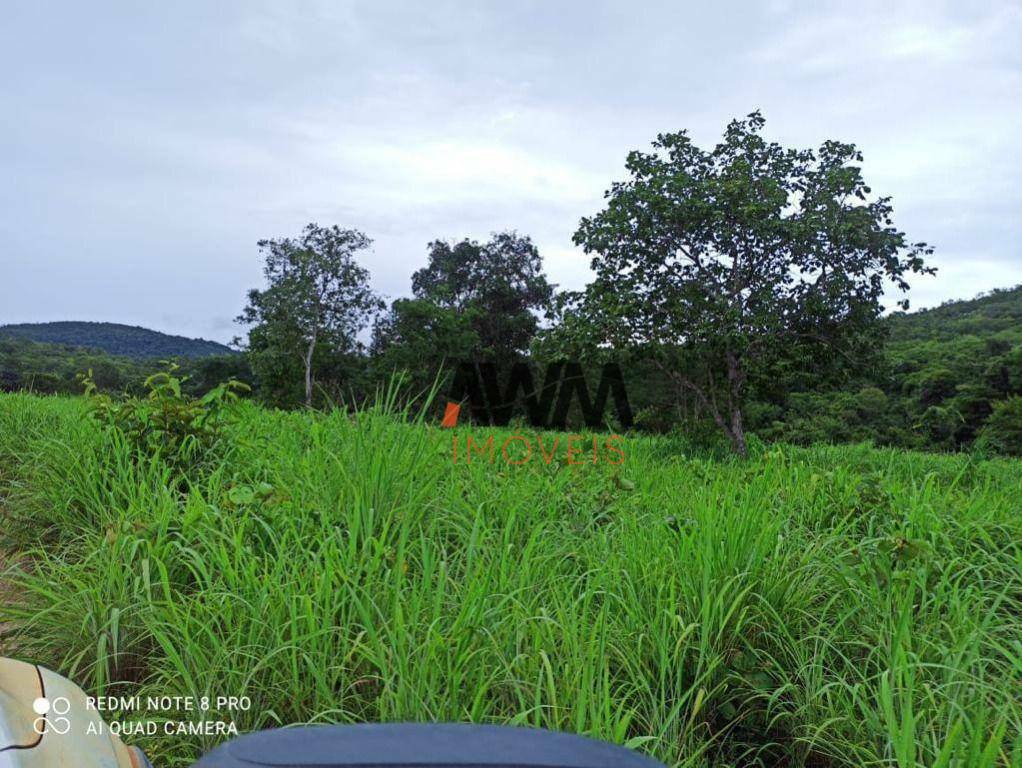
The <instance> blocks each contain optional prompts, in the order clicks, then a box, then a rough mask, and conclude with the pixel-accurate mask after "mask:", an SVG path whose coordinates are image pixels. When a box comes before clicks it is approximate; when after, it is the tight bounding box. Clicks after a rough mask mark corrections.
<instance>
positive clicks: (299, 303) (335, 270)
mask: <svg viewBox="0 0 1022 768" xmlns="http://www.w3.org/2000/svg"><path fill="white" fill-rule="evenodd" d="M371 243H372V241H371V240H370V239H369V238H368V237H366V236H365V235H364V234H363V233H361V232H359V231H358V230H356V229H341V228H339V227H337V226H330V227H321V226H319V225H318V224H308V225H307V226H306V227H305V229H304V230H303V231H302V234H301V236H299V237H298V238H281V239H277V240H260V241H259V243H258V246H259V249H260V251H261V252H262V254H263V257H264V259H265V264H264V267H263V274H264V275H265V277H266V281H267V284H268V285H267V287H266V288H265V289H263V290H258V289H255V290H252V291H249V294H248V305H247V306H246V307H245V310H244V311H243V312H242V314H241V315H240V316H239V317H238V321H239V322H241V323H246V324H250V325H253V326H254V327H253V329H252V330H251V331H250V333H249V348H250V350H251V351H252V353H253V354H254V356H255V357H256V359H257V360H258V359H259V357H260V356H261V357H262V358H263V360H262V361H261V362H262V367H263V368H264V369H266V368H267V367H268V366H270V365H274V364H275V366H277V367H279V365H280V364H281V361H280V360H279V358H280V357H282V356H283V357H294V356H296V357H297V358H298V359H300V360H301V363H302V366H303V368H304V381H305V404H306V406H311V405H312V393H313V381H314V375H313V374H314V372H313V367H314V357H315V353H316V348H317V345H319V344H327V345H329V347H330V349H331V350H333V351H340V352H347V351H354V350H356V349H357V348H358V347H359V346H360V345H359V341H358V337H357V334H358V333H359V331H361V330H362V329H363V328H365V327H366V326H367V325H368V324H369V322H370V321H371V319H372V316H373V313H374V312H376V311H378V310H380V309H382V307H383V305H382V302H381V301H380V299H379V297H377V296H376V294H375V293H373V291H372V290H371V289H370V287H369V272H368V271H367V270H366V269H365V268H364V267H362V266H361V265H359V264H358V263H357V262H356V261H355V254H356V253H357V252H359V251H362V250H365V249H367V248H369V246H370V245H371ZM274 358H278V359H274ZM254 367H258V366H254Z"/></svg>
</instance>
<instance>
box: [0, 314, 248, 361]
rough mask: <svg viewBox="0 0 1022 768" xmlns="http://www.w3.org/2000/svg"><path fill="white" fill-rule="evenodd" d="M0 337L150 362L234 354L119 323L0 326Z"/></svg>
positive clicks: (212, 343)
mask: <svg viewBox="0 0 1022 768" xmlns="http://www.w3.org/2000/svg"><path fill="white" fill-rule="evenodd" d="M0 336H8V337H13V338H17V339H23V340H26V341H34V342H40V343H43V344H63V345H66V346H71V347H83V348H88V349H98V350H102V351H103V352H106V353H107V354H110V355H119V356H122V357H130V358H134V359H135V360H150V359H157V358H170V357H190V358H197V357H211V356H214V355H231V354H236V353H235V352H234V350H232V349H231V348H230V347H227V346H225V345H223V344H219V343H218V342H215V341H207V340H206V339H189V338H186V337H184V336H171V335H169V334H166V333H160V332H158V331H152V330H149V329H148V328H139V327H136V326H131V325H121V324H119V323H87V322H57V323H22V324H18V325H0Z"/></svg>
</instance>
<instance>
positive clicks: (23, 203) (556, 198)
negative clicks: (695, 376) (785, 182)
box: [0, 0, 1022, 341]
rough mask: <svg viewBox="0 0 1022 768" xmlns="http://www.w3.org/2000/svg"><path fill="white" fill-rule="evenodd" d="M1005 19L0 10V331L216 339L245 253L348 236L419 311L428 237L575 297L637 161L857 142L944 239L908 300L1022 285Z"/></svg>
mask: <svg viewBox="0 0 1022 768" xmlns="http://www.w3.org/2000/svg"><path fill="white" fill-rule="evenodd" d="M1020 42H1022V3H1019V2H1017V1H1016V2H1011V1H1006V2H982V1H981V2H968V3H963V2H954V3H939V2H919V3H914V2H908V3H902V2H897V1H896V0H886V1H885V2H879V3H870V2H854V3H849V2H844V3H834V4H829V3H824V2H807V3H794V2H755V3H754V2H749V3H707V2H678V1H677V0H674V1H667V2H656V3H653V2H650V3H645V2H635V1H633V2H594V1H593V0H585V1H581V0H580V1H577V2H557V0H544V1H542V2H515V1H514V0H503V1H502V2H478V1H476V2H469V1H467V0H466V2H461V3H453V2H451V3H448V2H437V1H436V0H431V1H430V2H407V3H387V2H379V1H377V2H366V3H350V2H342V1H341V0H335V1H333V2H326V1H325V0H324V1H323V2H283V1H281V2H275V3H261V2H254V1H252V0H247V1H246V2H221V1H217V2H207V1H206V0H202V1H196V2H182V1H181V0H175V2H144V3H139V2H123V3H114V2H103V1H102V0H97V1H96V2H77V0H76V1H75V2H65V3H53V2H39V1H38V0H26V1H25V2H21V1H20V0H13V1H12V0H4V2H3V6H2V18H0V169H2V172H0V235H2V240H0V323H5V322H35V321H46V320H65V319H73V320H108V321H115V322H125V323H130V324H137V325H144V326H147V327H151V328H155V329H157V330H162V331H168V332H173V333H181V334H185V335H190V336H202V337H206V338H212V339H217V340H220V341H226V340H229V339H230V338H231V337H232V336H234V335H235V334H236V333H237V328H236V327H235V326H234V325H233V322H232V318H233V317H234V316H235V315H237V313H238V312H239V311H240V309H241V307H242V305H243V303H244V297H245V291H246V290H247V289H248V288H250V287H254V286H257V285H259V284H260V281H261V271H260V261H259V254H258V251H257V249H256V246H255V242H256V240H258V239H260V238H263V237H275V236H284V235H290V234H296V233H297V232H298V231H299V230H300V229H301V227H302V226H303V225H304V224H305V223H306V222H308V221H317V222H319V223H321V224H334V223H336V224H339V225H341V226H344V227H356V228H359V229H362V230H363V231H365V232H366V233H367V234H368V235H370V236H371V237H372V238H374V240H375V245H374V248H373V251H372V252H371V253H369V254H367V255H366V257H365V264H366V266H368V267H369V269H370V271H371V273H372V277H373V283H374V286H375V287H376V289H377V290H378V291H380V292H381V293H383V294H385V295H387V296H388V297H391V298H393V297H397V296H400V295H403V294H407V293H408V291H409V282H410V276H411V273H412V272H413V271H414V270H415V269H416V268H418V267H419V266H421V265H422V264H423V263H424V260H425V253H426V243H427V242H429V241H430V240H432V239H436V238H460V237H464V236H469V237H474V238H485V237H487V236H488V234H489V233H490V232H492V231H494V230H499V229H506V228H515V229H517V230H519V231H520V232H522V233H527V234H530V235H532V237H533V239H534V240H535V241H536V243H537V244H538V246H539V248H540V252H541V253H542V254H543V256H544V257H545V260H546V267H547V272H548V274H549V275H550V277H551V278H552V280H553V281H554V282H556V283H559V284H560V285H561V286H562V287H566V288H578V287H581V286H582V285H583V284H584V282H585V281H586V278H587V274H588V259H587V258H586V257H585V256H584V255H582V254H581V253H580V252H579V251H578V250H577V249H575V248H574V246H573V245H572V243H571V235H572V233H573V232H574V230H575V227H576V225H577V223H578V220H579V218H580V217H581V216H583V215H587V214H591V213H594V212H595V211H596V210H598V209H599V207H600V204H601V200H602V195H603V192H604V190H605V189H606V188H607V187H608V186H609V185H610V183H611V182H612V181H614V180H616V179H620V178H622V177H623V164H624V159H625V155H626V153H627V152H628V151H629V150H631V149H636V148H645V147H647V146H648V144H649V142H650V141H651V140H652V139H653V138H654V137H655V135H656V134H657V133H658V132H663V131H675V130H680V129H682V128H687V129H689V131H690V132H691V134H692V135H693V137H694V138H695V139H696V141H697V142H698V143H700V144H701V145H704V146H711V145H712V144H713V143H714V142H715V141H716V139H717V138H718V137H719V134H720V132H721V130H722V128H723V126H724V125H725V123H726V122H727V121H728V120H729V119H730V118H732V117H735V116H740V115H744V114H746V113H748V112H750V111H752V110H753V109H757V108H758V109H761V110H762V111H763V113H764V116H765V117H766V119H767V126H766V131H767V134H768V136H769V137H770V138H772V139H776V140H778V141H780V142H782V143H784V144H787V145H791V146H816V145H818V144H819V143H820V142H821V141H822V140H824V139H827V138H835V139H842V140H847V141H853V142H855V143H857V144H858V145H859V146H860V148H861V149H862V150H863V152H864V154H865V175H866V180H867V183H869V184H870V185H871V186H872V187H873V188H874V190H876V191H878V192H881V193H883V194H889V195H892V196H893V198H894V205H895V211H896V224H897V225H898V226H899V227H900V228H901V229H903V230H905V231H906V232H907V234H908V235H909V236H910V238H912V239H913V240H926V241H928V242H930V243H932V244H933V245H935V246H936V248H937V254H936V256H935V259H934V261H935V263H936V264H937V266H938V267H939V268H940V272H939V276H938V277H936V278H926V279H922V278H920V279H919V280H918V282H917V286H918V287H917V289H916V290H915V291H914V292H913V294H912V301H913V305H914V306H917V307H919V306H930V305H933V304H936V303H939V302H940V301H942V300H944V299H949V298H960V297H967V296H971V295H973V294H975V293H977V292H979V291H982V290H987V289H990V288H993V287H1003V286H1008V285H1012V284H1015V283H1018V282H1022V269H1020V267H1022V252H1020V247H1019V236H1020V234H1022V223H1020V222H1022V217H1020V215H1019V210H1020V207H1022V205H1020V204H1022V192H1020V181H1022V162H1020V156H1022V153H1020V149H1019V148H1020V146H1022V54H1020V51H1022V45H1020Z"/></svg>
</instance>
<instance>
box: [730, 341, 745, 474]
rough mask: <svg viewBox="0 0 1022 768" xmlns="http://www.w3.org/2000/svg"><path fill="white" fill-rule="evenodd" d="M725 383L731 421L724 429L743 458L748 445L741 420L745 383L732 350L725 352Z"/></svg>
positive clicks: (740, 365)
mask: <svg viewBox="0 0 1022 768" xmlns="http://www.w3.org/2000/svg"><path fill="white" fill-rule="evenodd" d="M727 383H728V403H729V404H730V410H731V423H730V425H728V426H727V427H726V428H725V429H724V431H725V432H726V433H727V436H728V438H730V440H731V446H732V447H733V448H734V449H735V453H737V454H738V455H739V456H741V457H742V458H743V459H744V458H746V457H748V455H749V446H748V445H747V444H746V442H745V424H744V423H743V420H742V389H743V386H744V384H745V371H744V370H743V368H742V364H741V361H740V359H739V358H738V356H737V355H736V354H734V353H733V352H728V353H727Z"/></svg>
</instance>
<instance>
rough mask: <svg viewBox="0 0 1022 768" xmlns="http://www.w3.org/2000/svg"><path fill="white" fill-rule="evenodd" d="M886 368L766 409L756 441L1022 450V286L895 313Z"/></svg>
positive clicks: (799, 394) (796, 395)
mask: <svg viewBox="0 0 1022 768" xmlns="http://www.w3.org/2000/svg"><path fill="white" fill-rule="evenodd" d="M887 324H888V329H889V331H890V337H889V341H888V343H887V347H886V351H885V354H884V358H883V364H882V365H881V366H880V368H879V369H878V370H877V371H875V373H874V374H872V375H871V376H866V377H860V378H857V379H855V380H853V381H850V382H848V383H847V384H846V385H844V386H842V387H841V388H839V389H834V390H828V391H804V392H794V393H788V394H787V396H786V397H785V398H784V399H783V401H781V402H774V403H766V404H764V406H763V409H762V411H761V414H762V415H763V416H765V418H761V421H760V423H759V424H758V427H759V432H760V434H761V435H762V436H764V437H767V438H771V437H776V438H781V439H784V440H788V441H792V442H800V443H811V442H815V441H819V440H822V441H828V442H843V441H856V440H873V441H874V442H877V443H880V444H887V445H900V446H905V447H917V448H931V449H932V448H937V449H942V450H949V449H960V448H964V447H968V446H971V445H973V444H975V443H976V442H977V440H979V441H980V442H981V443H986V444H988V445H989V446H990V447H992V448H994V449H995V450H998V451H1000V452H1007V453H1015V454H1018V453H1020V452H1022V435H1020V433H1019V430H1020V428H1022V408H1020V405H1019V404H1020V403H1022V400H1020V399H1019V397H1020V396H1022V286H1016V287H1015V288H1011V289H1004V290H995V291H991V292H990V293H988V294H984V295H981V296H979V297H977V298H974V299H970V300H966V301H955V302H948V303H946V304H944V305H942V306H940V307H936V308H934V309H928V310H921V311H918V312H913V313H897V314H894V315H892V316H891V317H889V318H888V319H887Z"/></svg>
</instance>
